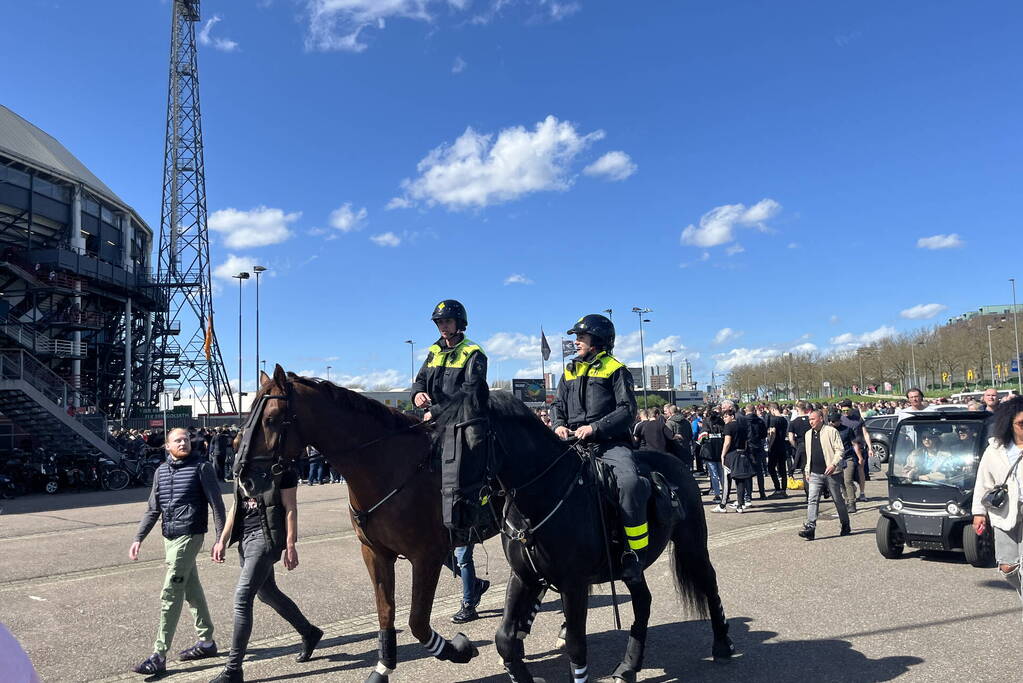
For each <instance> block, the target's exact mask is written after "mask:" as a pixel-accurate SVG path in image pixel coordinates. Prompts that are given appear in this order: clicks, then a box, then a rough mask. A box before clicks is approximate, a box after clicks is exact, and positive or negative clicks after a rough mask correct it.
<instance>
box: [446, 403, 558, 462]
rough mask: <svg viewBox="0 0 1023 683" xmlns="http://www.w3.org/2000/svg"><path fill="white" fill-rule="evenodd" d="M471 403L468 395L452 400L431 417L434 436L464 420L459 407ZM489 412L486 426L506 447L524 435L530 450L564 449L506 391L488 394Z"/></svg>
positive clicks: (520, 440) (529, 411)
mask: <svg viewBox="0 0 1023 683" xmlns="http://www.w3.org/2000/svg"><path fill="white" fill-rule="evenodd" d="M469 400H473V397H472V396H469V395H467V396H465V397H463V398H462V399H461V400H460V401H455V402H453V403H452V404H451V405H449V406H447V407H446V408H445V409H444V410H443V411H441V413H440V414H438V415H437V416H436V417H435V422H436V430H435V432H434V434H435V437H434V438H439V435H441V434H443V433H444V428H445V427H446V426H448V425H450V424H454V423H457V422H459V421H460V420H463V419H465V417H466V415H465V414H463V411H462V408H463V406H464V404H465V402H466V401H469ZM488 406H489V409H490V417H491V420H490V425H491V428H492V429H493V430H494V431H495V432H497V436H498V437H499V439H501V440H502V441H503V442H505V443H507V444H508V445H509V446H510V445H511V444H513V443H521V442H522V440H523V437H524V436H525V435H528V438H529V440H530V441H531V442H532V443H531V444H530V446H531V447H540V446H550V447H552V448H556V449H557V448H564V442H562V440H561V439H559V438H558V437H557V435H556V434H555V433H554V431H553V430H551V429H550V428H549V427H548V426H547V425H545V424H544V423H543V422H541V421H540V418H538V417H537V416H536V413H534V412H533V411H532V410H530V409H529V407H528V406H527V405H526V404H525V403H523V402H522V401H520V400H519V399H518V398H516V397H515V395H514V394H512V393H511V392H510V391H492V392H490V400H489V403H488Z"/></svg>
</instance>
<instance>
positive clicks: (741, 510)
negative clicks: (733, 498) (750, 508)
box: [735, 506, 746, 515]
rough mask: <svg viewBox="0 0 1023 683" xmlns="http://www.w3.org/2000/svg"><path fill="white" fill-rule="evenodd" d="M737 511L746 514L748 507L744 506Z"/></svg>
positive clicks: (736, 509)
mask: <svg viewBox="0 0 1023 683" xmlns="http://www.w3.org/2000/svg"><path fill="white" fill-rule="evenodd" d="M735 511H736V512H738V513H739V514H740V515H741V514H742V513H744V512H746V507H745V506H743V507H741V508H735Z"/></svg>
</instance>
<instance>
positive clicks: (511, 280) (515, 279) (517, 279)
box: [504, 273, 533, 285]
mask: <svg viewBox="0 0 1023 683" xmlns="http://www.w3.org/2000/svg"><path fill="white" fill-rule="evenodd" d="M504 284H506V285H531V284H533V281H532V280H530V279H529V278H528V277H526V276H525V275H522V274H521V273H512V274H511V275H509V276H508V277H506V278H505V279H504Z"/></svg>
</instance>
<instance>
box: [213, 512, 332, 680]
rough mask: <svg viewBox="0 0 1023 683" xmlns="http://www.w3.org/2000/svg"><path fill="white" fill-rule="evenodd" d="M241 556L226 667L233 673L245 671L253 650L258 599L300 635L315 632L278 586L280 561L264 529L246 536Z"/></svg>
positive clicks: (240, 552) (241, 547)
mask: <svg viewBox="0 0 1023 683" xmlns="http://www.w3.org/2000/svg"><path fill="white" fill-rule="evenodd" d="M238 554H239V555H241V560H242V573H241V575H240V576H239V577H238V586H237V587H236V588H235V592H234V635H233V636H232V637H231V653H230V654H229V655H228V657H227V667H226V668H228V669H231V670H233V671H241V668H242V660H243V659H244V658H245V651H246V650H247V649H248V647H249V636H251V635H252V603H253V601H254V600H255V599H256V598H257V597H258V598H259V601H260V602H262V603H264V604H267V605H269V606H270V607H272V608H273V609H274V611H275V612H277V614H279V615H281V617H283V618H284V620H285V621H287V622H288V623H289V624H291V626H292V627H293V628H294V629H295V630H296V631H298V633H299V634H300V635H302V636H305V635H306V634H308V633H309V632H310V631H312V629H313V625H312V624H310V623H309V620H308V619H306V618H305V615H303V614H302V612H301V610H299V609H298V605H296V604H295V602H294V601H293V600H292V599H291V598H289V597H288V596H287V595H285V594H284V592H283V591H281V589H280V588H278V587H277V581H275V580H274V563H275V562H277V560H278V559H280V558H279V557H278V556H277V554H276V553H273V552H271V549H270V544H269V543H267V542H266V539H265V538H264V536H263V532H262V531H261V530H260V531H255V532H252V533H248V534H246V535H245V536H243V537H242V541H241V544H240V546H239V548H238Z"/></svg>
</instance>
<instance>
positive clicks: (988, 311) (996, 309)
mask: <svg viewBox="0 0 1023 683" xmlns="http://www.w3.org/2000/svg"><path fill="white" fill-rule="evenodd" d="M1012 308H1013V307H1012V304H1004V305H998V306H981V307H980V308H978V309H977V310H975V311H966V312H965V313H963V314H961V315H957V316H955V317H954V318H949V319H948V324H949V325H951V324H953V323H961V322H966V321H967V320H973V319H974V318H977V317H981V316H986V315H1012ZM1016 315H1023V304H1016Z"/></svg>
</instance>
